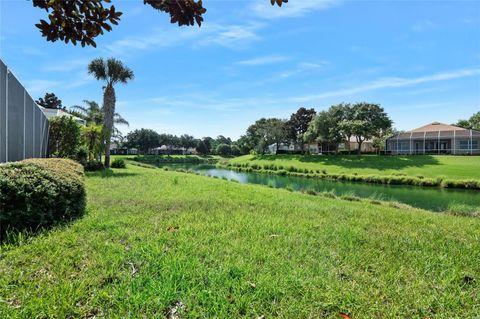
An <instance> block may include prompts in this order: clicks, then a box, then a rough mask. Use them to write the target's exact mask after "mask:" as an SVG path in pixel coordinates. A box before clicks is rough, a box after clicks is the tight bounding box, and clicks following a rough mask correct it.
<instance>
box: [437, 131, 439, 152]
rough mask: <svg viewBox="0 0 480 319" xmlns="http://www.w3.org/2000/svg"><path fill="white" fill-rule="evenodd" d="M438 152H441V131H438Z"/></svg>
mask: <svg viewBox="0 0 480 319" xmlns="http://www.w3.org/2000/svg"><path fill="white" fill-rule="evenodd" d="M437 153H438V154H440V131H438V141H437Z"/></svg>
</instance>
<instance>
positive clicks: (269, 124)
mask: <svg viewBox="0 0 480 319" xmlns="http://www.w3.org/2000/svg"><path fill="white" fill-rule="evenodd" d="M391 127H392V121H391V120H390V118H389V117H388V115H387V114H386V113H385V111H384V109H383V108H382V107H381V106H380V105H378V104H373V103H365V102H362V103H355V104H350V103H341V104H338V105H333V106H331V107H330V108H329V109H328V110H326V111H321V112H319V113H318V114H317V113H316V112H315V110H314V109H306V108H304V107H301V108H299V109H298V110H297V112H295V113H293V114H292V115H291V116H290V118H289V119H288V120H284V119H279V118H268V119H266V118H262V119H260V120H258V121H256V122H255V123H254V124H252V125H250V126H249V127H248V129H247V132H246V134H245V135H243V136H241V137H240V139H239V140H238V141H237V144H238V146H239V148H240V151H241V153H249V152H251V151H255V152H257V153H262V154H263V153H265V151H266V150H267V149H268V146H269V145H272V144H277V148H278V145H279V144H280V143H294V144H296V145H298V146H299V148H300V149H301V152H302V153H303V152H305V144H307V143H318V144H329V145H332V146H333V147H334V148H335V149H336V147H337V146H338V145H339V144H340V143H345V142H346V145H348V147H350V143H349V141H350V139H351V138H352V137H355V139H356V141H357V143H358V148H357V152H359V153H360V151H361V147H362V143H363V142H364V141H365V140H371V139H373V140H374V144H375V142H376V144H378V145H383V144H382V139H384V138H385V137H386V136H387V135H389V134H391ZM349 151H350V149H349Z"/></svg>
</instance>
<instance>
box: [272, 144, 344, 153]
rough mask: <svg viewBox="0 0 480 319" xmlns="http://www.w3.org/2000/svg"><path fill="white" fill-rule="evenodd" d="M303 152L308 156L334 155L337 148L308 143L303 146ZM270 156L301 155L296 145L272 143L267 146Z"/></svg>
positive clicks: (300, 150)
mask: <svg viewBox="0 0 480 319" xmlns="http://www.w3.org/2000/svg"><path fill="white" fill-rule="evenodd" d="M304 149H305V152H307V153H309V154H315V155H317V154H324V153H326V154H328V153H335V152H336V150H337V147H336V146H335V145H333V144H329V143H310V144H305V145H304ZM268 152H269V153H270V154H301V153H302V149H301V147H300V145H298V144H296V143H293V142H292V143H278V144H277V143H274V144H271V145H269V146H268Z"/></svg>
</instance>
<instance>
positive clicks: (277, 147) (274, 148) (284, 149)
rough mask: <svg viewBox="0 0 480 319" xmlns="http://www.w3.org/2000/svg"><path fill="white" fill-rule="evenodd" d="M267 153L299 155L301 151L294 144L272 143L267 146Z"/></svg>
mask: <svg viewBox="0 0 480 319" xmlns="http://www.w3.org/2000/svg"><path fill="white" fill-rule="evenodd" d="M268 152H269V153H270V154H294V153H301V152H302V150H301V148H300V146H299V145H297V144H295V143H273V144H271V145H269V146H268Z"/></svg>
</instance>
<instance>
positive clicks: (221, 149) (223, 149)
mask: <svg viewBox="0 0 480 319" xmlns="http://www.w3.org/2000/svg"><path fill="white" fill-rule="evenodd" d="M216 152H217V154H218V155H221V156H228V155H230V154H232V149H231V147H230V145H228V144H220V145H218V146H217V149H216Z"/></svg>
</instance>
